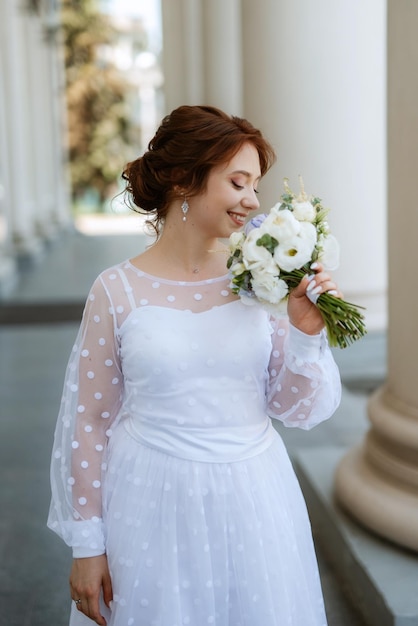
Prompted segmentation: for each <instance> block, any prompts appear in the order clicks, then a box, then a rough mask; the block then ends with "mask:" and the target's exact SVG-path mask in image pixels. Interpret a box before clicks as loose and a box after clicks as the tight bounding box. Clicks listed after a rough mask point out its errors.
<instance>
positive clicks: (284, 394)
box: [268, 318, 341, 430]
mask: <svg viewBox="0 0 418 626" xmlns="http://www.w3.org/2000/svg"><path fill="white" fill-rule="evenodd" d="M272 325H273V330H272V343H273V349H272V354H271V359H270V365H269V389H268V413H269V415H270V417H272V418H274V419H278V420H280V421H281V422H283V424H284V425H285V426H289V427H296V428H302V429H305V430H309V429H311V428H313V427H314V426H316V425H317V424H319V423H320V422H323V421H324V420H326V419H328V418H329V417H331V415H332V414H333V413H334V412H335V410H336V409H337V407H338V405H339V403H340V401H341V379H340V374H339V370H338V367H337V365H336V363H335V361H334V358H333V356H332V352H331V350H330V348H329V346H328V341H327V338H326V332H325V331H322V332H321V333H320V334H319V335H306V334H305V333H303V332H301V331H300V330H298V329H297V328H295V327H294V326H292V325H291V324H290V323H289V322H288V320H287V319H286V318H281V319H277V320H274V321H273V322H272Z"/></svg>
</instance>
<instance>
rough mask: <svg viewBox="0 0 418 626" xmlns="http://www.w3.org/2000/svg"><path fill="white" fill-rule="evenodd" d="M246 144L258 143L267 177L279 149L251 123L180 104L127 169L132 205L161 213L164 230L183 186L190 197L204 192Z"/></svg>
mask: <svg viewBox="0 0 418 626" xmlns="http://www.w3.org/2000/svg"><path fill="white" fill-rule="evenodd" d="M246 143H250V144H252V145H253V146H254V147H255V148H256V150H257V152H258V156H259V159H260V170H261V175H262V176H264V174H265V173H266V172H267V171H268V169H269V168H270V167H271V165H272V164H273V163H274V160H275V153H274V150H273V148H272V146H271V145H270V144H269V142H268V141H267V140H266V139H264V137H263V136H262V134H261V132H260V131H259V130H258V129H256V128H254V126H252V124H250V122H248V121H247V120H245V119H242V118H239V117H236V116H229V115H227V114H226V113H224V112H223V111H221V110H219V109H217V108H215V107H211V106H181V107H178V108H177V109H175V110H174V111H172V113H170V115H167V116H166V117H165V118H164V119H163V120H162V122H161V125H160V127H159V128H158V130H157V132H156V133H155V136H154V137H153V139H151V141H150V142H149V144H148V150H147V151H146V152H145V153H144V154H143V156H141V157H139V158H137V159H135V161H132V162H131V163H128V164H127V166H126V168H125V170H124V172H123V174H122V177H123V178H124V179H125V180H126V181H127V184H126V192H127V193H128V195H129V196H130V200H131V201H130V203H129V204H130V206H131V207H132V208H133V209H134V210H139V211H140V212H150V211H152V212H155V215H154V219H153V222H154V226H155V228H156V230H157V232H158V231H159V226H160V225H161V223H162V222H163V221H164V218H165V216H166V212H167V208H168V205H169V203H170V202H171V200H172V199H173V198H174V197H176V196H178V195H179V192H178V189H184V190H186V192H187V195H188V196H193V195H196V194H198V193H201V192H203V191H204V190H205V187H206V182H207V179H208V176H209V173H210V171H211V170H212V169H213V168H214V167H216V166H218V165H222V164H223V163H227V162H228V161H230V160H231V158H232V157H233V156H234V155H235V154H236V153H237V152H238V151H239V150H240V148H241V147H242V146H243V145H244V144H246ZM175 188H176V189H177V191H175Z"/></svg>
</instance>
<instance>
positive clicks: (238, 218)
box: [228, 211, 247, 226]
mask: <svg viewBox="0 0 418 626" xmlns="http://www.w3.org/2000/svg"><path fill="white" fill-rule="evenodd" d="M228 215H229V217H230V218H231V219H232V220H233V221H234V222H235V223H236V224H237V225H238V226H243V225H244V223H245V220H246V219H247V216H246V215H243V214H242V213H234V212H233V211H228Z"/></svg>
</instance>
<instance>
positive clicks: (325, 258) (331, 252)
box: [318, 235, 340, 270]
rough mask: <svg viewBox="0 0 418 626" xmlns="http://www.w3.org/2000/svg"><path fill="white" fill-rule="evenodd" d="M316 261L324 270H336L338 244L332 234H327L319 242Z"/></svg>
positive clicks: (338, 260) (338, 262) (338, 251)
mask: <svg viewBox="0 0 418 626" xmlns="http://www.w3.org/2000/svg"><path fill="white" fill-rule="evenodd" d="M318 261H319V262H320V263H322V265H323V266H324V269H326V270H336V269H337V267H338V266H339V264H340V246H339V243H338V241H337V239H336V238H335V237H334V235H327V236H326V237H325V238H324V240H323V241H322V242H321V250H320V253H319V255H318Z"/></svg>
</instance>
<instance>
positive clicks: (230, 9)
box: [162, 0, 242, 115]
mask: <svg viewBox="0 0 418 626" xmlns="http://www.w3.org/2000/svg"><path fill="white" fill-rule="evenodd" d="M162 15H163V42H164V43H163V66H164V75H165V79H164V82H165V98H166V110H167V112H168V111H171V110H172V109H173V108H175V107H177V106H179V105H181V104H209V105H213V106H217V107H219V108H221V109H224V110H225V111H227V112H228V113H232V114H235V115H240V114H241V110H242V82H241V81H242V67H241V12H240V1H239V0H210V1H208V0H163V2H162Z"/></svg>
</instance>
